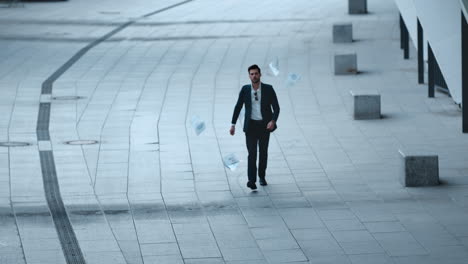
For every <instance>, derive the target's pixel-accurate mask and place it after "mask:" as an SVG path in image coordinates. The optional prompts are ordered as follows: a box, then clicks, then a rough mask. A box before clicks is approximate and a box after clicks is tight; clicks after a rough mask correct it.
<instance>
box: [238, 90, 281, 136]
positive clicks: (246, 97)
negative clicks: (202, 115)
mask: <svg viewBox="0 0 468 264" xmlns="http://www.w3.org/2000/svg"><path fill="white" fill-rule="evenodd" d="M261 89H262V95H261V96H262V97H261V105H260V109H261V112H262V118H263V121H264V123H265V127H266V125H267V124H268V122H270V121H271V120H275V123H276V121H277V120H278V116H279V112H280V107H279V104H278V98H276V93H275V90H273V86H271V85H269V84H266V83H262V88H261ZM251 90H252V85H250V84H247V85H244V86H243V87H242V89H241V91H240V93H239V99H237V103H236V106H235V107H234V114H233V115H232V123H231V124H235V123H236V122H237V118H239V114H240V111H241V110H242V105H245V118H244V132H246V131H248V128H249V123H250V122H249V121H250V116H251V113H252V99H251V96H252V93H251ZM276 128H277V127H276V124H275V128H274V129H273V130H275V129H276Z"/></svg>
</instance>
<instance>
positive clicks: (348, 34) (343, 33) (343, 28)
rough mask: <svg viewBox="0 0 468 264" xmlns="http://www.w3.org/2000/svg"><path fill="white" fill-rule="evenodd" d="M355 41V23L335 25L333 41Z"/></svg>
mask: <svg viewBox="0 0 468 264" xmlns="http://www.w3.org/2000/svg"><path fill="white" fill-rule="evenodd" d="M350 42H353V24H351V23H342V24H334V25H333V43H350Z"/></svg>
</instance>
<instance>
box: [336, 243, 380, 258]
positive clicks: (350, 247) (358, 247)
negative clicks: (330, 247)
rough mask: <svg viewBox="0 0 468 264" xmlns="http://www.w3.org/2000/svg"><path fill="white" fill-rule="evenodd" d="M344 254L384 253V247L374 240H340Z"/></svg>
mask: <svg viewBox="0 0 468 264" xmlns="http://www.w3.org/2000/svg"><path fill="white" fill-rule="evenodd" d="M340 246H341V247H342V248H343V250H344V252H345V253H346V254H348V255H349V254H374V253H385V251H384V249H383V248H382V247H381V246H380V245H379V243H377V242H376V241H354V242H340Z"/></svg>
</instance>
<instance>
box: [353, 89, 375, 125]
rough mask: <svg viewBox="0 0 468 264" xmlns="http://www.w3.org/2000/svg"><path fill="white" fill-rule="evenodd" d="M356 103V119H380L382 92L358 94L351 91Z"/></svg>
mask: <svg viewBox="0 0 468 264" xmlns="http://www.w3.org/2000/svg"><path fill="white" fill-rule="evenodd" d="M351 95H352V96H353V103H354V113H353V115H354V119H356V120H365V119H380V114H381V113H380V94H356V93H354V92H351Z"/></svg>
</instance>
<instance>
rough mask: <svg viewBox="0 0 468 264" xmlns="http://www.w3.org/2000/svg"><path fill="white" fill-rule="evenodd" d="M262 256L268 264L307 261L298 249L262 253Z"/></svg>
mask: <svg viewBox="0 0 468 264" xmlns="http://www.w3.org/2000/svg"><path fill="white" fill-rule="evenodd" d="M263 254H264V256H265V258H266V260H267V261H268V262H269V263H288V262H300V261H307V260H308V259H307V257H306V256H305V255H304V253H303V252H302V251H301V250H300V249H288V250H275V251H263Z"/></svg>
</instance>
